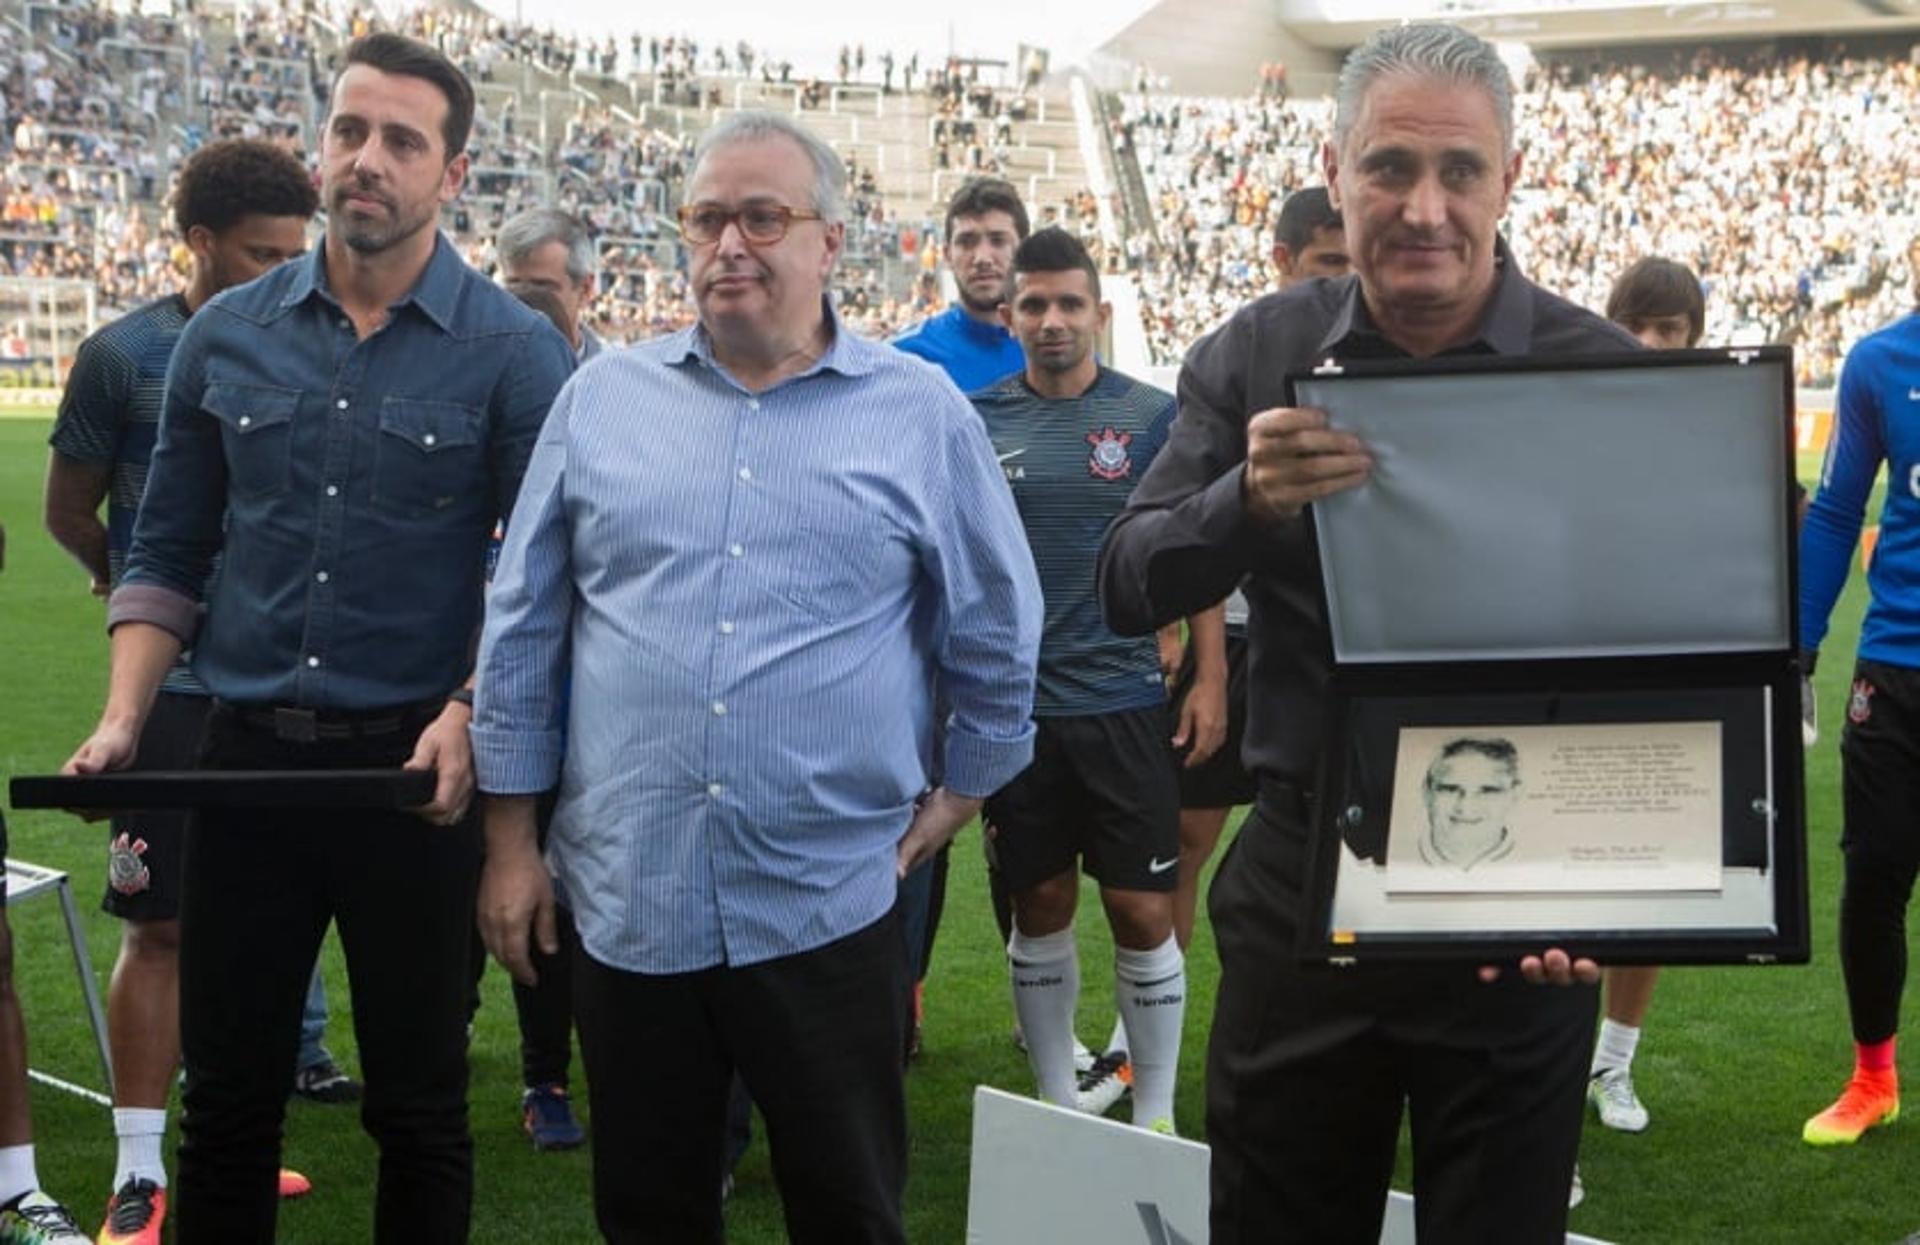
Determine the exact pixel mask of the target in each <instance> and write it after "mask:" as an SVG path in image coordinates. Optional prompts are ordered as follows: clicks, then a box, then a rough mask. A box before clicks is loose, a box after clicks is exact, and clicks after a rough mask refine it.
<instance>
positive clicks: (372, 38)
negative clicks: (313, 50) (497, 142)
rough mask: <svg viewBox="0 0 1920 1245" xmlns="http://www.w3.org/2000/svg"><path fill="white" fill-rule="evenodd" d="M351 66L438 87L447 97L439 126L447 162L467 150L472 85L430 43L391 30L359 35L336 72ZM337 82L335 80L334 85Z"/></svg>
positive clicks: (471, 118)
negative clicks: (445, 113)
mask: <svg viewBox="0 0 1920 1245" xmlns="http://www.w3.org/2000/svg"><path fill="white" fill-rule="evenodd" d="M355 65H365V66H367V67H368V68H369V69H378V70H379V71H380V72H381V73H390V74H399V75H400V76H402V77H406V78H423V79H425V80H426V81H428V82H431V83H433V85H435V86H436V87H439V88H440V94H442V95H444V96H446V97H447V119H446V120H445V121H443V122H441V123H440V136H441V137H442V138H444V139H445V140H446V143H447V161H448V162H449V163H451V162H452V161H453V158H454V157H455V156H458V155H460V154H462V153H463V152H465V151H466V149H467V136H468V135H469V134H471V133H472V132H473V83H471V82H469V81H467V75H466V74H464V73H462V72H461V71H460V66H458V65H456V64H454V63H453V62H452V61H450V60H448V59H447V58H446V56H445V55H443V54H442V53H441V52H440V50H439V49H438V48H436V47H434V46H432V45H431V44H427V43H422V42H420V41H419V40H418V39H409V38H407V37H406V36H405V35H396V34H394V33H393V32H392V31H388V30H378V31H375V32H374V33H372V34H370V35H361V36H360V37H359V38H358V39H355V40H354V41H353V42H352V43H349V44H348V45H347V51H346V55H345V56H344V57H342V58H341V61H340V72H341V73H345V72H346V71H347V70H348V69H350V68H352V67H353V66H355ZM339 81H340V80H339V79H338V78H335V79H334V82H335V84H336V85H337V84H338V83H339Z"/></svg>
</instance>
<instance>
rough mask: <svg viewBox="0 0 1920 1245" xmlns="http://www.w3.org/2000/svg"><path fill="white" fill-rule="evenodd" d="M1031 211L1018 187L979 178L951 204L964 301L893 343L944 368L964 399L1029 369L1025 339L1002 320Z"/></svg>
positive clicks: (958, 285)
mask: <svg viewBox="0 0 1920 1245" xmlns="http://www.w3.org/2000/svg"><path fill="white" fill-rule="evenodd" d="M1028 231H1029V226H1028V223H1027V208H1026V205H1025V204H1023V203H1021V202H1020V192H1019V191H1017V190H1015V189H1014V188H1013V184H1012V183H1011V182H1005V181H1002V180H1001V179H999V178H997V177H976V178H973V179H972V180H970V181H968V182H967V183H966V184H965V185H963V186H961V187H960V189H958V190H956V191H954V193H953V198H951V199H949V200H947V267H948V268H949V269H951V270H952V272H953V284H954V288H955V289H956V290H958V291H959V294H960V298H959V301H958V302H956V303H954V304H953V306H951V307H949V308H947V309H946V310H945V311H943V312H941V313H940V314H939V315H937V316H934V317H932V318H931V319H928V320H923V321H921V322H920V323H919V324H917V325H915V326H914V327H913V328H911V329H909V330H907V331H906V332H905V333H903V334H901V335H900V336H899V337H896V338H894V341H893V344H894V345H896V346H898V347H899V348H900V349H902V350H904V351H906V352H907V353H908V354H913V355H919V356H920V357H921V358H923V359H925V360H927V361H928V362H929V363H933V364H936V365H938V366H939V367H940V368H941V369H942V370H943V371H945V372H946V374H947V375H948V376H949V377H951V378H952V380H953V383H954V384H955V385H957V386H959V388H960V392H962V393H972V392H973V391H974V390H976V389H984V388H986V387H987V386H988V385H991V384H992V383H993V382H994V381H996V380H999V379H1000V378H1001V377H1003V376H1011V375H1013V374H1014V373H1015V372H1018V371H1020V370H1021V369H1022V368H1024V367H1026V365H1027V359H1026V356H1025V355H1023V354H1021V353H1020V342H1019V339H1018V338H1016V337H1014V335H1013V334H1012V333H1009V332H1008V331H1007V326H1006V325H1005V324H1002V323H1001V322H1000V304H1001V303H1004V302H1006V301H1007V282H1008V281H1009V280H1010V279H1011V277H1012V275H1013V251H1014V248H1015V247H1017V246H1019V245H1020V244H1021V243H1022V242H1024V241H1026V238H1027V233H1028Z"/></svg>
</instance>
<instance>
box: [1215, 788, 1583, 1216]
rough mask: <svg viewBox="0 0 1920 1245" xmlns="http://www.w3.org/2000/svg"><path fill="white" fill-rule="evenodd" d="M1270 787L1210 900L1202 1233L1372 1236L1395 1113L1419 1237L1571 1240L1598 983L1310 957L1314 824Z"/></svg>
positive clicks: (1289, 795)
mask: <svg viewBox="0 0 1920 1245" xmlns="http://www.w3.org/2000/svg"><path fill="white" fill-rule="evenodd" d="M1302 805H1303V802H1302V801H1301V799H1300V796H1299V794H1298V792H1297V791H1295V790H1294V789H1293V788H1284V787H1278V786H1273V785H1263V786H1262V788H1261V792H1260V798H1259V803H1258V804H1257V805H1256V807H1255V811H1254V814H1253V815H1252V816H1251V817H1249V818H1248V819H1247V823H1246V825H1245V826H1244V827H1243V828H1242V829H1241V831H1240V834H1239V837H1238V838H1237V839H1236V840H1235V841H1234V845H1233V847H1232V849H1231V850H1230V852H1229V854H1228V856H1227V858H1226V859H1225V860H1224V861H1223V862H1222V863H1221V866H1220V873H1219V877H1218V878H1217V879H1216V880H1215V882H1214V886H1213V890H1212V893H1211V896H1210V905H1209V906H1210V910H1211V912H1212V917H1213V928H1214V936H1215V939H1216V941H1217V943H1218V946H1219V951H1220V988H1219V995H1218V999H1217V1002H1216V1010H1215V1013H1214V1019H1213V1033H1212V1040H1211V1042H1210V1043H1209V1046H1208V1051H1207V1140H1208V1142H1209V1143H1210V1144H1211V1145H1212V1147H1213V1178H1212V1186H1213V1209H1212V1240H1213V1241H1214V1243H1215V1245H1250V1243H1252V1242H1259V1243H1261V1245H1269V1243H1275V1242H1289V1241H1301V1242H1312V1243H1313V1245H1346V1243H1348V1242H1352V1243H1354V1245H1359V1243H1362V1242H1366V1243H1371V1242H1374V1241H1377V1240H1379V1239H1380V1221H1381V1214H1382V1211H1383V1209H1384V1206H1385V1202H1386V1194H1387V1184H1388V1180H1389V1178H1390V1177H1391V1176H1392V1173H1393V1162H1394V1148H1395V1144H1396V1140H1397V1138H1398V1135H1399V1130H1400V1119H1401V1114H1402V1111H1403V1110H1407V1111H1410V1112H1411V1116H1412V1130H1413V1185H1414V1206H1415V1216H1416V1220H1417V1227H1418V1231H1419V1236H1420V1241H1421V1245H1436V1243H1441V1245H1445V1243H1448V1242H1462V1243H1465V1242H1472V1243H1474V1245H1481V1243H1483V1242H1487V1241H1501V1242H1511V1243H1513V1245H1534V1243H1540V1245H1544V1243H1545V1242H1548V1241H1554V1242H1558V1241H1560V1240H1561V1239H1563V1237H1564V1236H1565V1233H1566V1220H1567V1190H1568V1186H1569V1184H1570V1182H1571V1180H1572V1175H1573V1164H1574V1158H1575V1155H1576V1151H1577V1149H1578V1146H1579V1140H1580V1117H1581V1108H1582V1093H1583V1090H1584V1086H1585V1081H1586V1072H1587V1056H1588V1052H1589V1050H1590V1049H1591V1045H1592V1040H1593V1022H1594V1014H1595V1011H1596V1007H1597V1002H1598V998H1599V991H1598V990H1596V989H1595V988H1593V987H1591V986H1576V987H1572V988H1566V989H1562V988H1557V987H1547V986H1529V985H1527V984H1525V983H1524V982H1522V981H1520V980H1519V977H1518V974H1517V973H1516V972H1513V971H1509V972H1507V973H1506V974H1504V975H1503V976H1502V978H1501V980H1500V981H1499V982H1497V983H1495V984H1493V985H1482V984H1481V983H1480V982H1479V981H1478V980H1477V978H1476V976H1475V968H1474V966H1473V965H1466V964H1462V965H1434V966H1417V967H1408V966H1381V965H1365V964H1363V965H1360V966H1357V967H1354V968H1350V969H1339V970H1336V969H1331V968H1324V967H1318V966H1303V965H1302V964H1301V963H1300V962H1299V960H1298V959H1297V958H1296V948H1295V943H1294V936H1295V919H1296V918H1295V914H1296V913H1298V912H1300V911H1301V884H1302V877H1303V873H1304V862H1305V846H1306V835H1307V832H1308V827H1307V823H1306V820H1305V817H1304V815H1303V814H1304V812H1305V810H1304V808H1303V806H1302Z"/></svg>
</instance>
